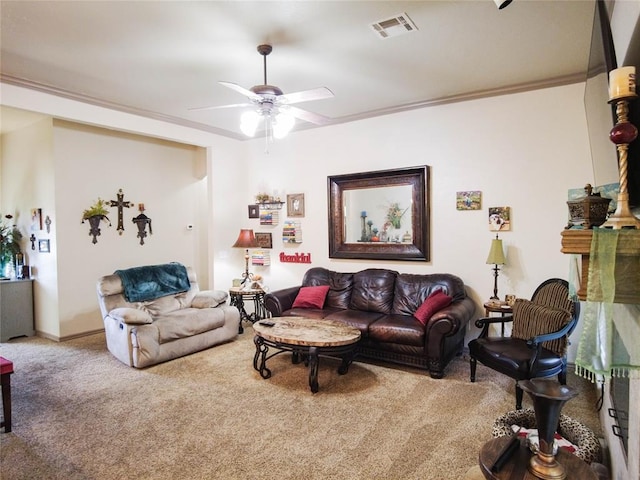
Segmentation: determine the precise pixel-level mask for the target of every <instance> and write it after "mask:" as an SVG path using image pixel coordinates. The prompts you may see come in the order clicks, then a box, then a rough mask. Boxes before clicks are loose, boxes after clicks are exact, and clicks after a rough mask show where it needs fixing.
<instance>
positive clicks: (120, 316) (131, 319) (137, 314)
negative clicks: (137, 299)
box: [109, 307, 153, 325]
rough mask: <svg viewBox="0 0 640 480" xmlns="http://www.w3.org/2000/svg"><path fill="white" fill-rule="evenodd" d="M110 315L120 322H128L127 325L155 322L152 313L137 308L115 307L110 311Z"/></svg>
mask: <svg viewBox="0 0 640 480" xmlns="http://www.w3.org/2000/svg"><path fill="white" fill-rule="evenodd" d="M109 316H110V317H111V318H113V319H115V320H117V321H119V322H122V323H126V324H127V325H144V324H147V323H153V318H151V315H149V314H148V313H147V312H145V311H144V310H138V309H137V308H130V307H120V308H114V309H113V310H111V311H110V312H109Z"/></svg>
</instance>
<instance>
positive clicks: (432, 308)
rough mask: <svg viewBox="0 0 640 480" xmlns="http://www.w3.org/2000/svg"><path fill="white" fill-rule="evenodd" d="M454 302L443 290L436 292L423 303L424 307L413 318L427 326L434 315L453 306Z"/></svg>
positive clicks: (419, 308)
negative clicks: (452, 302)
mask: <svg viewBox="0 0 640 480" xmlns="http://www.w3.org/2000/svg"><path fill="white" fill-rule="evenodd" d="M452 300H453V299H452V298H451V297H450V296H449V295H447V294H446V293H444V292H443V291H442V290H436V291H435V292H433V293H432V294H431V295H429V296H428V297H427V299H426V300H425V301H424V302H422V305H420V306H419V307H418V310H416V313H414V314H413V316H414V317H416V318H417V319H418V320H420V323H422V324H423V325H426V324H427V322H428V321H429V319H430V318H431V317H432V316H433V314H434V313H436V312H437V311H438V310H442V309H443V308H444V307H448V306H449V305H451V301H452Z"/></svg>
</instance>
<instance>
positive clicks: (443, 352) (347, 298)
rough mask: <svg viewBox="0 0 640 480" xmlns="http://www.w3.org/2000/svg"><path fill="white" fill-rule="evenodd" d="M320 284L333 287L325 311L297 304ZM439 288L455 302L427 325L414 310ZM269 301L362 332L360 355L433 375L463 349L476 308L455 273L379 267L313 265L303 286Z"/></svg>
mask: <svg viewBox="0 0 640 480" xmlns="http://www.w3.org/2000/svg"><path fill="white" fill-rule="evenodd" d="M319 285H329V291H328V293H327V297H326V300H325V302H324V306H323V308H322V309H313V308H311V309H310V308H292V305H293V303H294V300H295V298H296V296H297V295H298V292H299V290H300V288H301V287H307V286H319ZM436 290H443V291H444V292H445V293H446V294H448V295H449V296H451V297H452V298H453V300H452V303H451V304H450V305H449V306H448V307H445V308H443V309H442V310H440V311H438V312H436V313H434V314H433V315H432V316H431V318H430V319H429V320H428V321H427V322H426V324H425V325H423V324H422V323H421V322H420V321H418V320H417V319H416V318H415V317H414V316H413V313H414V312H415V311H416V310H417V309H418V307H419V306H420V305H421V304H422V302H424V300H425V299H426V298H427V297H428V296H429V295H430V294H431V293H432V292H434V291H436ZM264 303H265V307H266V308H267V310H268V311H269V312H270V313H271V315H272V316H274V317H281V316H301V317H308V318H326V319H331V320H338V321H341V322H344V323H346V324H348V325H351V326H354V327H356V328H358V329H360V331H361V332H362V339H361V340H360V342H359V343H358V346H357V347H356V354H357V355H358V356H362V357H366V358H373V359H379V360H385V361H389V362H393V363H399V364H403V365H410V366H415V367H420V368H424V369H428V370H429V373H430V374H431V377H433V378H442V377H443V376H444V369H445V367H446V366H447V364H448V363H449V362H450V361H451V359H452V358H453V357H454V356H455V355H459V354H461V353H462V348H463V345H464V336H465V331H466V328H467V323H468V322H469V320H470V319H471V318H472V317H474V315H475V310H476V305H475V303H474V302H473V300H472V299H471V298H469V297H467V294H466V291H465V286H464V283H463V281H462V280H461V279H460V278H458V277H456V276H455V275H450V274H446V273H439V274H431V275H415V274H407V273H398V272H396V271H393V270H386V269H375V268H371V269H367V270H362V271H360V272H356V273H340V272H334V271H331V270H327V269H326V268H321V267H316V268H311V269H310V270H308V271H307V272H306V274H305V275H304V278H303V280H302V285H299V286H296V287H291V288H286V289H283V290H278V291H274V292H271V293H268V294H267V295H265V298H264Z"/></svg>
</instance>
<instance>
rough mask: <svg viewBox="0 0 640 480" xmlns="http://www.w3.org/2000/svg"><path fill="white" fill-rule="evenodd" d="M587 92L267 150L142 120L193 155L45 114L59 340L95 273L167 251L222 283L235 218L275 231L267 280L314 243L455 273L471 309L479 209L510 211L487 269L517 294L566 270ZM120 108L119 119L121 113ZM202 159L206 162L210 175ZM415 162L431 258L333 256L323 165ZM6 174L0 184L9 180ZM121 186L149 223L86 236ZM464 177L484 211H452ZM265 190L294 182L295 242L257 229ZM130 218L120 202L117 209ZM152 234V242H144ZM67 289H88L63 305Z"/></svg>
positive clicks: (281, 189) (313, 136) (82, 314)
mask: <svg viewBox="0 0 640 480" xmlns="http://www.w3.org/2000/svg"><path fill="white" fill-rule="evenodd" d="M583 90H584V85H582V84H576V85H570V86H564V87H558V88H552V89H546V90H538V91H533V92H527V93H519V94H513V95H507V96H499V97H493V98H487V99H481V100H474V101H469V102H463V103H456V104H450V105H443V106H438V107H432V108H426V109H421V110H413V111H409V112H404V113H399V114H394V115H387V116H383V117H378V118H374V119H369V120H363V121H359V122H353V123H348V124H340V125H335V126H330V127H325V128H321V129H313V130H306V131H301V132H297V133H294V134H291V135H290V136H289V137H288V138H287V139H284V140H281V141H277V142H276V143H273V144H271V145H270V147H269V153H268V154H266V155H265V153H264V146H265V145H264V139H262V138H258V139H255V140H252V141H248V142H238V141H233V140H228V139H224V138H220V137H217V136H213V135H210V136H209V137H208V138H204V137H201V136H199V135H198V134H193V135H191V134H189V135H183V134H182V133H180V132H178V134H176V132H174V131H171V130H170V129H167V128H164V127H163V128H161V129H158V130H157V131H155V130H153V129H152V128H149V125H148V124H147V122H146V120H145V119H140V125H141V130H143V131H145V133H146V134H147V135H157V136H160V137H166V134H167V132H169V131H171V132H172V135H173V138H172V139H175V140H178V141H182V140H183V139H187V138H189V139H191V140H194V141H193V142H192V143H194V144H196V143H197V144H200V145H206V146H207V149H206V155H205V152H204V151H200V150H199V149H194V148H192V147H185V146H183V145H177V144H170V143H168V142H164V141H159V140H152V139H149V138H143V137H138V136H135V135H130V134H125V133H116V132H114V131H110V130H105V129H100V128H94V127H82V126H78V125H75V124H72V123H69V122H62V121H57V122H56V126H55V136H54V138H55V142H54V144H55V147H54V149H55V184H56V196H55V207H56V217H55V218H54V228H55V229H56V230H55V232H56V235H57V236H58V238H57V240H56V241H54V242H52V248H55V251H56V255H58V258H59V261H58V264H59V265H58V270H59V275H60V277H61V278H60V280H59V285H60V290H61V291H60V305H59V309H60V320H59V325H60V328H59V332H58V335H59V336H60V337H63V338H64V337H66V336H70V335H73V334H75V333H80V332H82V331H91V330H93V329H95V328H100V323H99V317H96V315H95V314H94V313H93V312H97V308H96V304H95V303H94V295H95V292H94V284H95V279H96V278H97V276H99V275H102V274H103V273H109V272H111V271H113V270H114V269H116V268H123V267H126V266H132V265H136V264H143V263H150V262H160V261H169V260H173V259H175V260H179V261H184V262H187V263H196V264H198V265H200V269H201V270H204V271H209V272H210V275H211V278H210V279H209V282H208V283H209V285H207V286H209V287H212V288H219V289H225V288H227V287H228V286H229V285H230V284H231V280H232V279H233V278H236V277H238V275H239V274H240V273H241V272H242V270H243V267H244V259H243V251H242V250H241V249H233V248H231V245H232V244H233V243H234V241H235V239H236V237H237V234H238V231H239V229H240V228H253V229H254V230H255V231H258V232H260V231H270V232H272V233H273V237H274V249H273V250H272V265H271V267H256V268H253V271H256V272H257V273H261V274H263V275H264V276H265V278H266V281H267V284H268V285H269V286H270V287H271V288H272V289H275V288H280V287H285V286H290V285H295V284H297V283H299V281H300V279H301V277H302V275H303V274H304V272H305V271H306V270H307V268H308V267H309V265H305V264H289V263H280V262H279V261H278V254H279V253H280V252H281V251H283V252H286V253H292V252H296V251H298V252H304V253H311V258H312V265H311V266H327V267H329V268H332V269H335V270H340V271H355V270H359V269H362V268H366V267H369V266H376V267H383V268H393V269H396V270H398V271H403V272H410V273H430V272H450V273H454V274H456V275H459V276H460V277H461V278H463V279H464V281H465V282H466V283H467V285H468V287H469V294H470V295H471V296H472V297H473V298H474V299H475V300H476V302H477V304H478V306H479V310H478V313H480V306H481V304H482V302H483V301H484V300H486V299H487V298H488V297H489V296H490V295H491V293H492V288H493V277H492V272H491V266H489V265H486V264H485V263H484V262H485V259H486V256H487V253H488V250H489V245H490V241H491V238H492V237H493V234H492V233H491V232H489V230H488V226H487V208H488V207H490V206H510V207H511V209H512V215H511V216H512V231H511V232H505V233H502V234H501V235H500V236H501V238H502V239H503V240H504V244H505V248H506V255H507V265H506V266H505V267H504V269H503V272H502V274H501V275H500V278H499V294H500V295H501V296H504V294H506V293H515V294H516V295H519V296H523V297H529V296H530V295H531V293H532V292H533V290H534V288H535V287H536V286H537V285H538V284H539V283H540V282H541V281H542V280H544V279H546V278H548V277H551V276H559V277H563V278H566V277H567V276H568V271H569V259H568V257H567V256H566V255H563V254H561V253H560V231H561V230H562V229H563V227H564V226H565V224H566V220H567V207H566V199H567V189H569V188H575V187H581V186H583V185H584V184H585V183H587V182H592V181H593V179H592V169H591V160H590V155H589V151H588V140H587V134H586V121H585V119H584V107H583V98H582V97H583ZM5 92H8V93H10V95H8V96H7V95H5ZM18 93H19V94H17V93H16V91H15V88H14V89H10V90H7V89H5V88H4V86H3V101H5V100H6V99H8V103H9V104H10V105H12V106H14V107H17V108H25V107H27V106H28V107H29V108H32V109H34V108H37V107H36V104H42V105H47V106H48V107H47V108H49V107H50V105H52V104H55V106H56V108H58V109H62V107H63V106H65V105H67V103H68V104H69V108H66V109H63V110H61V116H64V117H65V118H70V117H74V116H77V117H78V118H77V120H78V121H82V122H85V121H86V118H85V116H91V123H93V124H99V123H101V122H102V121H104V123H105V124H107V125H108V126H109V127H110V128H113V124H117V118H115V117H117V115H115V114H114V112H109V115H106V116H104V117H103V116H102V114H103V112H102V109H89V110H90V112H88V113H87V112H85V109H80V108H78V106H77V105H76V103H77V102H73V101H70V100H67V101H66V103H63V104H62V105H61V104H60V103H59V102H60V101H59V99H55V101H53V100H51V99H49V98H48V97H46V95H45V98H44V99H42V96H43V94H42V93H40V92H34V93H33V95H34V96H35V97H36V99H38V100H39V101H38V102H36V101H34V100H33V99H32V97H31V96H29V95H27V94H26V93H25V91H24V89H19V92H18ZM36 111H40V110H37V109H36ZM78 112H81V114H80V113H78ZM123 115H125V114H123ZM125 116H126V119H125V120H123V122H124V123H125V124H126V125H127V129H128V130H129V129H131V128H133V127H132V126H131V118H130V116H129V115H125ZM202 160H204V161H205V163H206V166H207V171H208V173H209V174H208V175H207V176H206V178H203V165H202V164H201V163H199V162H201V161H202ZM421 164H426V165H430V166H431V192H430V203H431V223H430V225H431V229H432V231H431V252H432V254H431V261H430V262H428V263H425V262H397V261H396V262H392V261H390V262H371V261H360V260H333V259H329V258H328V239H327V235H328V225H327V187H326V183H327V176H329V175H335V174H341V173H352V172H359V171H373V170H380V169H388V168H401V167H407V166H412V165H421ZM96 172H98V173H99V174H98V173H96ZM5 174H6V172H3V187H4V185H5V184H6V183H7V182H9V180H8V179H7V178H6V176H5ZM168 179H171V181H169V180H168ZM167 182H169V183H168V184H167ZM118 188H123V190H124V192H125V200H131V201H133V202H135V203H136V204H137V203H145V206H146V207H147V209H148V211H147V214H148V215H149V216H150V217H151V218H152V219H153V222H154V224H153V226H154V232H156V233H154V236H152V237H150V238H148V240H147V241H148V244H147V245H145V246H144V247H141V246H139V245H138V244H137V243H136V241H137V239H136V238H135V233H134V230H133V227H134V225H133V224H130V226H129V227H128V228H127V231H126V233H125V236H123V237H119V236H118V235H117V234H115V233H114V232H115V225H114V226H113V227H111V228H110V229H103V235H102V236H101V237H99V241H98V244H97V245H92V244H91V242H90V237H89V236H88V225H86V224H84V225H82V224H80V220H79V215H80V214H81V211H82V210H83V209H84V208H86V207H87V206H88V205H89V204H90V203H91V202H92V201H93V200H95V198H97V196H101V197H103V198H104V197H109V198H108V199H112V198H115V194H116V192H117V189H118ZM460 190H481V191H482V192H483V208H482V210H481V211H457V210H456V207H455V194H456V191H460ZM261 191H267V192H269V193H273V194H277V195H279V196H281V197H282V198H285V197H286V194H287V193H304V194H305V213H306V215H305V217H304V218H302V219H301V220H302V227H303V239H304V241H303V243H302V244H300V245H296V246H291V245H287V246H286V247H285V246H283V245H282V243H281V242H280V240H279V239H280V236H281V231H282V230H281V228H282V227H281V225H280V226H278V227H260V226H259V224H258V221H257V220H253V219H249V218H248V215H247V205H248V204H251V203H254V196H255V194H256V193H258V192H261ZM4 197H5V195H4V194H3V198H4ZM136 213H137V212H136ZM282 214H283V217H284V215H285V214H286V209H285V210H283V212H282ZM133 216H134V215H128V217H127V218H126V222H127V223H130V222H131V217H133ZM112 221H115V219H114V218H112ZM187 223H193V224H194V225H195V229H194V231H193V232H191V233H189V232H187V231H186V228H185V227H186V224H187ZM203 223H204V224H203ZM125 227H127V225H126V224H125ZM165 235H167V241H165V237H164V236H165ZM159 238H160V239H162V240H163V247H162V250H161V251H158V250H156V249H157V248H158V247H157V246H158V243H154V242H159V241H160V240H157V239H159ZM167 248H171V250H170V251H166V249H167ZM96 252H98V253H99V254H98V255H96ZM169 252H171V255H169ZM82 272H86V273H82ZM72 296H73V297H74V300H76V299H77V298H78V297H79V296H82V297H83V298H86V300H81V301H77V300H76V301H75V302H74V301H73V300H71V299H70V298H71V297H72ZM67 299H69V300H67ZM54 335H55V334H54Z"/></svg>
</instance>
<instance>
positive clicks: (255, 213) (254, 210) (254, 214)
mask: <svg viewBox="0 0 640 480" xmlns="http://www.w3.org/2000/svg"><path fill="white" fill-rule="evenodd" d="M248 209H249V218H260V208H259V207H258V205H249V206H248Z"/></svg>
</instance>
